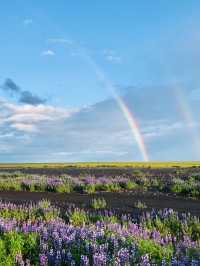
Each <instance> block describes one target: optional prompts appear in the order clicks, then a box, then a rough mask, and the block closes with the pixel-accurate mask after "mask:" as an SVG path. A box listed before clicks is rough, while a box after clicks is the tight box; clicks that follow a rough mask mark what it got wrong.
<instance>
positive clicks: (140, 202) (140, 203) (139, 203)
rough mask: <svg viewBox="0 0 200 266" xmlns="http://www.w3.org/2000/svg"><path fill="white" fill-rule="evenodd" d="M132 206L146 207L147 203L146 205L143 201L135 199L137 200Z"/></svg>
mask: <svg viewBox="0 0 200 266" xmlns="http://www.w3.org/2000/svg"><path fill="white" fill-rule="evenodd" d="M134 207H135V208H137V209H146V208H147V205H146V203H145V202H142V201H137V202H135V203H134Z"/></svg>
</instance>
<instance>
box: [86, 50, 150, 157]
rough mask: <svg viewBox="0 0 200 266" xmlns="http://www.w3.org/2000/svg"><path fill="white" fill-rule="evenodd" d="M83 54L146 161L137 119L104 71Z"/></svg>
mask: <svg viewBox="0 0 200 266" xmlns="http://www.w3.org/2000/svg"><path fill="white" fill-rule="evenodd" d="M84 55H85V57H86V58H87V60H88V62H89V63H90V65H91V66H92V69H93V70H94V71H95V73H96V75H97V77H98V79H99V80H100V81H101V82H103V83H104V84H105V86H106V88H107V89H108V90H109V91H110V92H111V94H112V96H113V98H114V99H115V101H116V102H117V104H118V106H119V108H120V110H121V111H122V113H123V115H124V117H125V119H126V120H127V122H128V125H129V128H130V130H131V132H132V135H133V138H134V140H135V141H136V143H137V145H138V148H139V150H140V153H141V155H142V158H143V160H144V161H145V162H148V161H149V155H148V152H147V148H146V145H145V142H144V138H143V135H142V132H141V130H140V126H139V123H138V121H137V119H136V118H135V116H134V114H133V112H132V111H130V109H129V108H128V106H127V104H126V102H125V101H124V99H123V98H122V97H121V96H120V95H118V94H117V92H116V88H115V87H114V86H113V84H112V82H111V81H110V80H109V79H108V78H107V77H106V76H105V74H104V72H103V71H102V70H101V69H100V67H99V66H98V65H97V64H96V62H95V61H94V60H93V59H92V58H91V57H90V56H88V55H87V54H84Z"/></svg>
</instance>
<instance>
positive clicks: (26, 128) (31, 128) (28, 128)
mask: <svg viewBox="0 0 200 266" xmlns="http://www.w3.org/2000/svg"><path fill="white" fill-rule="evenodd" d="M11 127H13V128H15V129H17V130H19V131H23V132H28V133H33V132H37V131H38V129H37V127H36V126H35V125H33V124H25V123H14V124H11Z"/></svg>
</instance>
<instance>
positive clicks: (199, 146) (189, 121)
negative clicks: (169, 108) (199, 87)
mask: <svg viewBox="0 0 200 266" xmlns="http://www.w3.org/2000/svg"><path fill="white" fill-rule="evenodd" d="M175 97H176V101H177V103H178V110H179V113H180V115H181V116H182V118H183V120H184V122H185V123H186V126H187V128H188V131H189V134H190V136H191V140H192V145H193V150H194V153H195V154H194V155H195V157H196V158H197V160H199V158H200V136H199V133H198V131H197V129H196V122H195V119H194V117H193V114H192V111H191V109H190V106H189V104H188V102H187V100H186V98H185V95H184V93H183V90H181V89H179V88H176V89H175Z"/></svg>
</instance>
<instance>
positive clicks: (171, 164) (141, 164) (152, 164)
mask: <svg viewBox="0 0 200 266" xmlns="http://www.w3.org/2000/svg"><path fill="white" fill-rule="evenodd" d="M66 167H77V168H95V167H119V168H120V167H121V168H123V167H132V168H168V167H183V168H185V167H200V162H147V163H146V162H98V163H96V162H87V163H6V164H0V169H3V168H4V169H6V168H17V169H23V168H66Z"/></svg>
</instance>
